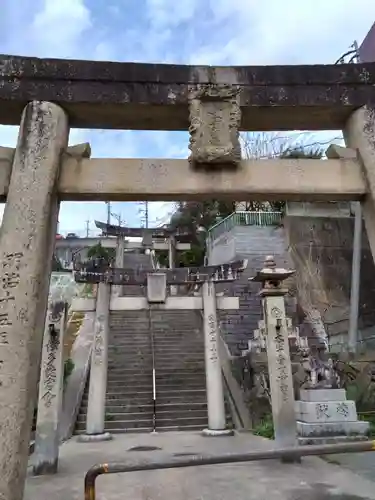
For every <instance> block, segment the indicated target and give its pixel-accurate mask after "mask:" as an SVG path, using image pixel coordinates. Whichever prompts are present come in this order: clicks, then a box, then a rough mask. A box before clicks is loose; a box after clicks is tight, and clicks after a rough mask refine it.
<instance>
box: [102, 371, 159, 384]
mask: <svg viewBox="0 0 375 500" xmlns="http://www.w3.org/2000/svg"><path fill="white" fill-rule="evenodd" d="M119 380H124V382H125V381H127V382H130V381H135V382H138V383H142V384H148V383H149V382H151V383H152V373H146V374H145V373H142V372H139V371H134V372H133V373H131V372H130V373H129V372H128V373H116V372H113V371H112V370H109V371H108V375H107V385H108V384H109V383H110V382H116V381H119Z"/></svg>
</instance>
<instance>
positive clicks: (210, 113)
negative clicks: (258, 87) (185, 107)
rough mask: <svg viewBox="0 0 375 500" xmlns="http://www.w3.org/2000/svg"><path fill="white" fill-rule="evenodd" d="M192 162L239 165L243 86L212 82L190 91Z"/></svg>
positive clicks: (207, 164) (211, 165)
mask: <svg viewBox="0 0 375 500" xmlns="http://www.w3.org/2000/svg"><path fill="white" fill-rule="evenodd" d="M189 97H190V106H189V111H190V127H189V133H190V144H189V149H190V151H191V154H190V157H189V161H190V163H191V165H193V166H195V167H197V166H203V167H207V166H209V167H212V168H215V167H219V166H221V168H222V167H223V166H228V165H230V166H231V167H233V166H236V165H237V164H238V163H239V162H240V160H241V146H240V142H239V132H238V130H239V126H240V122H241V108H240V101H239V89H238V88H237V87H233V86H230V85H215V86H213V85H210V86H204V87H201V88H198V89H197V88H194V90H191V92H190V96H189Z"/></svg>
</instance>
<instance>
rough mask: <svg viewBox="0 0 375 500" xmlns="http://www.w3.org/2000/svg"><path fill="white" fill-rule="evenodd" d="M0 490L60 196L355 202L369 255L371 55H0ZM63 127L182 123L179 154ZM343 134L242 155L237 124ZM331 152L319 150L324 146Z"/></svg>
mask: <svg viewBox="0 0 375 500" xmlns="http://www.w3.org/2000/svg"><path fill="white" fill-rule="evenodd" d="M0 123H1V124H6V125H20V129H19V138H18V143H17V147H16V148H15V149H13V148H1V149H0V200H1V201H6V202H7V204H6V208H5V212H4V217H3V223H2V228H1V234H0V261H1V267H2V280H1V282H0V326H1V329H0V401H1V405H0V435H1V440H0V464H1V469H0V498H4V499H6V500H21V498H22V494H23V488H24V480H25V476H26V470H27V457H28V443H29V436H30V429H31V419H32V407H33V403H34V401H35V396H36V385H37V366H38V365H39V363H38V361H39V357H40V352H41V346H42V332H43V329H44V318H45V313H46V306H47V290H48V284H49V277H50V263H51V262H52V255H53V246H54V240H55V234H56V224H57V217H58V208H59V202H60V201H64V200H72V201H90V200H92V201H107V200H113V201H138V200H149V201H153V200H159V201H168V200H172V201H173V200H178V199H179V200H193V199H200V200H202V199H207V198H226V199H230V200H251V199H252V200H275V199H276V200H296V201H304V200H306V201H309V200H312V201H316V200H322V201H324V200H326V201H338V200H349V201H361V202H363V212H364V219H365V226H366V229H367V233H368V238H369V242H370V247H371V250H372V254H373V256H374V255H375V223H374V221H375V140H374V135H375V64H374V63H363V64H362V63H361V64H348V65H345V64H343V65H337V66H335V65H313V66H298V65H294V66H275V67H273V66H267V67H204V66H199V67H194V66H178V65H162V64H160V65H158V64H134V63H103V62H94V61H72V60H69V61H64V60H56V59H55V60H48V59H37V58H25V57H15V56H6V55H2V56H0ZM70 127H83V128H113V129H133V130H142V129H148V130H150V129H154V130H189V132H190V149H191V155H190V158H189V160H174V159H169V160H168V159H167V160H165V159H108V158H107V159H101V158H98V159H91V158H89V157H88V156H89V154H88V153H87V149H85V148H81V147H79V146H78V147H68V136H69V128H70ZM329 129H331V130H337V129H341V130H343V131H344V135H345V140H346V144H347V146H348V147H349V148H351V149H350V150H347V149H342V148H335V150H334V152H333V156H335V157H334V158H333V157H332V155H331V158H329V159H328V160H325V161H320V160H306V159H304V160H300V159H297V160H293V159H283V160H274V159H272V160H262V161H256V160H250V161H242V160H241V158H240V147H239V141H238V132H239V130H256V131H266V130H329ZM331 153H332V151H331Z"/></svg>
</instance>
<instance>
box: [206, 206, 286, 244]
mask: <svg viewBox="0 0 375 500" xmlns="http://www.w3.org/2000/svg"><path fill="white" fill-rule="evenodd" d="M281 219H282V212H263V211H262V212H233V213H232V214H230V215H228V217H225V219H222V220H220V221H219V222H217V223H216V224H215V225H213V226H212V227H210V229H209V230H208V238H209V239H210V240H211V242H213V241H214V240H216V239H217V238H218V237H219V236H221V235H222V234H223V233H226V232H227V231H230V230H231V229H232V228H233V227H235V226H278V225H279V224H280V222H281Z"/></svg>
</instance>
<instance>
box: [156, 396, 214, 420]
mask: <svg viewBox="0 0 375 500" xmlns="http://www.w3.org/2000/svg"><path fill="white" fill-rule="evenodd" d="M202 411H203V412H205V413H207V404H206V403H203V402H201V403H169V404H166V403H164V404H161V403H159V401H158V399H156V413H157V414H158V415H164V414H166V413H178V414H180V413H181V414H182V415H187V416H191V415H190V414H191V413H192V412H202Z"/></svg>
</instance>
